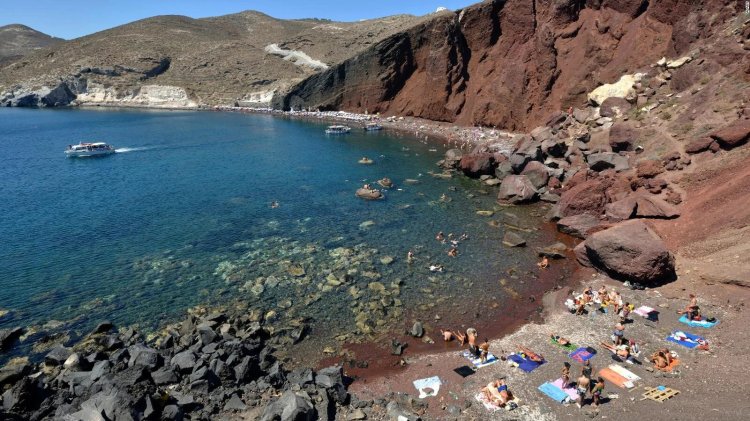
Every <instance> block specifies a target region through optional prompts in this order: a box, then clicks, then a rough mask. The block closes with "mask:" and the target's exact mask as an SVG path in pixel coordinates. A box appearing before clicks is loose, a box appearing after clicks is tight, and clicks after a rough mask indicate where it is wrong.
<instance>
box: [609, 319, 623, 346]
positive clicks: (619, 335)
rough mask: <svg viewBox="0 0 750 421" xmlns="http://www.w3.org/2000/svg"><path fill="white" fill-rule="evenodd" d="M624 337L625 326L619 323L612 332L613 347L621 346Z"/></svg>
mask: <svg viewBox="0 0 750 421" xmlns="http://www.w3.org/2000/svg"><path fill="white" fill-rule="evenodd" d="M624 335H625V326H623V325H622V324H621V323H618V324H616V325H615V330H614V332H612V336H613V338H614V339H613V340H612V342H613V343H614V345H615V346H617V345H621V344H622V343H623V337H624Z"/></svg>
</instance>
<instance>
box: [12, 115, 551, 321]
mask: <svg viewBox="0 0 750 421" xmlns="http://www.w3.org/2000/svg"><path fill="white" fill-rule="evenodd" d="M324 127H325V125H324V124H323V123H313V122H303V121H293V120H287V119H281V118H274V117H270V116H263V115H241V114H232V113H213V112H178V111H140V110H137V111H136V110H24V109H3V110H0V151H1V152H0V286H1V288H0V309H5V310H9V311H10V314H9V315H7V316H5V317H4V318H3V319H0V327H8V326H11V325H22V326H32V325H43V324H44V323H46V322H48V321H49V320H59V321H63V322H66V323H67V326H69V327H77V328H80V329H86V328H89V327H90V326H91V325H92V324H93V323H96V322H97V321H100V320H101V319H104V318H107V319H109V320H112V321H114V322H116V323H118V324H124V323H138V324H140V325H141V326H147V327H155V326H157V325H159V324H160V323H162V322H164V321H167V320H172V319H174V318H175V317H177V316H180V315H182V314H184V311H185V309H186V308H188V307H190V306H193V305H196V304H200V303H206V302H221V301H223V300H229V299H233V298H238V297H239V298H242V299H246V300H247V301H248V302H249V303H250V304H253V303H254V302H255V301H253V300H259V301H262V304H263V305H265V306H266V307H267V308H273V306H274V305H276V304H277V301H278V300H280V299H282V298H287V299H291V301H292V302H300V301H301V300H302V298H304V297H300V296H296V294H303V295H305V296H307V295H309V294H310V293H311V292H310V291H317V290H319V289H320V288H319V287H318V288H317V289H316V287H315V285H316V283H320V281H321V280H324V279H325V276H323V275H321V276H320V277H319V278H320V279H318V278H317V277H316V274H313V276H312V278H313V279H311V280H309V282H308V283H309V287H308V286H303V285H301V284H300V285H297V284H295V286H294V287H293V288H291V287H290V288H287V289H285V290H282V291H281V292H270V291H271V289H270V288H267V292H266V293H264V294H263V295H261V298H258V297H255V296H253V295H252V294H248V293H247V291H244V290H243V289H242V287H243V285H244V284H245V283H246V282H247V281H248V280H250V281H252V279H254V278H255V277H257V276H261V275H262V276H266V275H269V274H273V273H277V272H280V273H282V274H283V273H284V271H283V270H279V265H284V264H287V263H288V262H287V261H300V262H304V266H305V267H306V268H307V269H308V272H309V271H311V270H313V271H314V270H315V268H316V267H317V266H316V264H317V263H316V262H318V261H324V260H326V259H330V251H331V250H333V249H335V248H337V247H353V246H355V245H358V244H360V245H366V246H367V247H371V248H374V249H377V250H378V251H379V253H378V255H377V256H376V257H374V258H373V259H374V260H375V263H374V264H373V266H372V267H374V268H376V269H377V270H378V272H379V273H380V274H381V275H382V278H381V279H379V281H380V282H382V283H384V284H388V283H390V282H391V281H393V280H394V279H396V278H400V279H402V280H406V284H405V286H404V287H403V294H402V297H401V299H402V300H403V301H404V305H405V306H406V307H407V308H410V309H417V308H419V305H420V304H421V303H420V301H419V300H421V299H422V300H423V299H424V296H425V292H424V290H423V288H424V287H429V286H431V284H432V287H433V288H434V289H443V290H445V285H450V284H449V283H448V284H443V286H442V287H441V286H440V285H438V284H435V282H436V281H434V280H433V281H430V280H428V278H429V277H431V276H434V274H431V273H430V272H429V271H428V270H427V269H426V267H427V265H428V264H429V263H442V264H444V265H446V268H447V269H448V273H449V275H441V276H443V277H444V282H450V277H454V276H459V275H460V276H461V277H462V279H464V280H466V279H469V280H470V282H471V285H472V288H474V292H472V291H470V290H466V288H465V287H464V286H461V285H463V284H458V283H456V285H455V287H454V288H449V289H450V291H447V292H445V294H450V295H456V294H460V293H467V294H469V293H472V294H475V295H477V296H478V298H477V299H481V298H482V296H485V295H486V294H485V292H486V291H487V288H490V287H492V288H495V289H497V280H498V277H499V276H500V275H502V274H503V273H505V272H506V271H507V269H508V267H510V266H511V265H520V264H525V263H529V262H530V259H532V257H530V253H528V252H524V251H522V250H515V249H514V250H511V249H507V248H504V247H503V246H502V245H501V244H500V243H501V239H502V235H503V230H502V229H495V228H491V227H490V226H489V225H488V224H487V223H488V221H489V220H490V219H491V218H487V217H481V216H477V215H476V213H475V212H476V210H478V209H493V208H495V209H497V211H498V213H497V215H496V217H495V218H494V219H496V220H499V221H502V220H505V221H507V215H506V217H500V218H498V217H497V216H500V215H502V212H504V210H503V209H500V208H497V206H496V205H495V201H494V196H495V192H494V191H490V190H489V189H488V188H482V186H481V185H480V184H479V183H478V182H476V181H472V180H467V179H464V178H459V177H455V178H453V179H450V180H441V179H437V178H434V177H431V176H430V175H428V172H429V171H436V170H437V168H436V167H435V162H436V161H437V160H439V159H440V157H441V156H442V154H443V150H442V148H438V149H437V151H430V150H429V149H430V148H434V147H435V146H429V145H426V144H423V143H420V142H419V141H417V140H415V139H413V138H409V137H403V136H397V135H394V134H390V133H387V132H381V133H365V132H363V131H360V130H353V133H352V134H351V135H347V136H327V135H325V134H324V133H323V129H324ZM81 140H84V141H86V140H101V141H106V142H108V143H110V144H112V145H114V146H115V147H116V148H118V150H119V151H121V152H119V153H117V154H115V155H112V156H108V157H101V158H84V159H71V158H66V157H65V156H64V154H63V150H64V149H65V147H66V145H68V144H71V143H77V142H78V141H81ZM362 156H368V157H370V158H372V159H374V160H375V161H376V163H375V165H371V166H365V165H360V164H358V163H357V161H358V159H359V158H361V157H362ZM383 176H388V177H390V178H391V179H392V180H394V182H395V183H396V187H398V188H401V189H402V191H398V190H395V189H392V190H391V191H389V192H388V193H386V195H387V199H386V200H384V201H377V202H366V201H363V200H360V199H357V198H355V197H354V191H355V190H356V189H357V187H359V186H361V185H362V183H363V182H364V181H369V182H374V181H375V180H377V179H379V178H381V177H383ZM405 179H418V180H419V181H420V183H419V184H416V185H409V184H405V182H404V180H405ZM482 190H488V193H489V194H484V193H486V192H484V191H482ZM441 194H446V195H447V196H448V197H449V198H450V199H451V201H450V202H447V203H445V202H441V201H440V200H439V199H440V195H441ZM274 200H276V201H278V202H279V203H280V206H279V207H278V208H276V209H272V208H271V207H270V206H269V204H270V203H271V202H272V201H274ZM512 212H513V213H514V214H516V215H518V216H519V217H520V218H521V223H523V221H524V219H523V218H525V217H526V215H525V212H528V210H526V209H525V208H524V209H513V210H512ZM503 218H505V219H503ZM368 220H371V221H373V222H374V223H375V225H373V226H372V227H370V228H367V229H365V228H362V227H361V226H360V224H361V223H362V222H364V221H368ZM511 222H514V223H519V222H518V221H515V220H513V221H511ZM501 226H502V224H501ZM439 230H442V231H444V232H446V233H448V232H455V233H457V234H458V233H462V232H466V233H468V234H469V235H470V240H469V241H466V242H464V243H462V244H461V245H460V246H459V249H460V252H461V254H460V256H459V258H456V259H451V258H449V257H447V256H446V254H445V251H446V246H444V245H441V244H439V243H437V242H436V241H435V240H434V236H435V233H436V232H437V231H439ZM536 235H537V234H534V233H532V234H527V236H528V237H530V242H531V244H532V245H533V244H534V239H535V236H536ZM295 241H296V243H295ZM280 244H287V245H289V244H292V245H295V246H294V247H297V249H295V248H294V247H293V246H292V245H289V246H288V247H287V246H280ZM308 244H314V245H315V246H316V247H317V250H318V251H317V252H315V253H314V254H311V255H309V256H308V255H305V256H302V257H300V256H301V255H300V251H299V250H298V248H300V247H304V246H305V245H308ZM284 247H286V248H284ZM409 249H414V250H416V251H417V257H418V260H417V262H416V264H415V265H411V266H409V265H407V264H406V263H405V259H404V257H405V254H406V252H407V250H409ZM247 253H255V254H254V255H253V258H252V259H253V260H252V262H250V263H248V267H247V268H246V269H243V271H238V272H237V273H235V274H234V275H232V276H230V277H229V278H231V279H227V278H226V277H225V278H222V276H221V273H220V271H217V267H218V265H219V264H220V263H221V262H223V261H230V262H231V261H233V260H236V259H239V258H241V257H242V256H243V255H246V254H247ZM264 253H265V254H264ZM384 255H390V256H394V257H395V258H396V261H395V262H394V263H392V264H390V265H387V266H385V265H380V264H379V263H378V259H379V258H380V257H382V256H384ZM264 259H265V260H267V262H265V263H267V264H266V267H264ZM285 259H286V260H285ZM285 262H286V263H285ZM325 264H328V263H325ZM253 265H254V266H253ZM374 270H375V269H374ZM264 271H265V272H264ZM308 274H309V273H308ZM243 276H244V277H245V278H243ZM277 276H281V275H279V273H277ZM354 278H355V280H354V281H352V282H353V283H355V284H356V283H357V282H358V283H359V284H358V285H360V287H362V288H363V289H365V290H366V289H367V283H368V282H369V281H371V279H364V278H358V277H357V276H354ZM340 290H341V291H342V292H341V293H339V294H338V295H336V294H334V295H330V297H331V298H326V297H329V295H326V294H321V296H322V298H320V299H319V300H317V301H316V302H317V303H319V304H318V305H319V309H318V311H322V310H320V308H322V309H328V310H325V311H330V312H331V313H334V312H337V313H340V314H339V317H351V313H347V311H345V309H346V308H348V306H349V303H342V302H341V300H342V299H344V298H343V297H345V296H346V287H344V288H340ZM492 293H493V294H502V291H501V290H500V291H498V292H494V291H493V292H492ZM309 311H310V312H311V314H305V310H304V309H302V310H298V311H297V313H296V314H297V315H300V316H308V317H309V316H312V317H313V318H315V317H319V316H318V314H317V313H314V311H315V310H314V309H312V307H311V309H310V310H309ZM347 314H348V315H349V316H347Z"/></svg>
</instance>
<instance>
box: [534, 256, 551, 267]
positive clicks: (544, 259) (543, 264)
mask: <svg viewBox="0 0 750 421" xmlns="http://www.w3.org/2000/svg"><path fill="white" fill-rule="evenodd" d="M536 265H537V266H539V267H540V268H542V269H546V268H548V267H549V259H547V256H544V257H542V261H541V262H539V263H537V264H536Z"/></svg>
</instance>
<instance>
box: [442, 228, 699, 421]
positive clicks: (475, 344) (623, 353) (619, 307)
mask: <svg viewBox="0 0 750 421" xmlns="http://www.w3.org/2000/svg"><path fill="white" fill-rule="evenodd" d="M438 234H439V235H438V240H439V241H443V240H444V237H443V236H442V235H441V234H442V233H438ZM566 304H567V305H568V308H569V309H570V311H571V313H573V314H576V315H581V314H587V313H589V312H594V311H596V312H601V313H611V314H613V315H615V316H616V323H615V326H614V329H613V331H612V335H611V338H610V341H602V342H601V346H602V347H603V348H605V349H607V350H609V351H610V352H611V353H612V359H614V360H616V361H620V362H626V363H630V364H634V363H637V364H641V363H640V362H639V361H638V360H637V359H636V358H638V357H639V356H640V354H641V349H640V346H639V344H638V343H637V342H636V341H635V340H634V339H633V338H627V337H626V336H625V326H626V325H627V324H628V323H632V320H631V319H630V317H629V316H630V313H631V312H632V311H633V309H634V306H633V305H632V304H631V303H629V302H627V301H625V300H624V299H623V298H622V296H621V294H620V293H619V292H618V291H616V290H615V289H611V290H608V289H607V288H606V286H602V287H601V288H599V289H598V290H596V291H594V290H593V289H592V288H591V287H587V288H585V289H584V291H583V292H582V293H581V294H579V295H576V296H575V297H574V298H573V299H570V300H568V302H566ZM697 308H698V304H697V299H696V297H695V295H693V294H691V295H690V303H689V304H688V305H687V307H686V308H685V309H684V310H681V311H678V313H679V314H688V315H690V314H694V313H695V312H696V310H697ZM440 332H441V334H442V336H443V340H444V341H445V342H451V341H456V342H458V345H460V346H466V347H467V352H468V356H469V357H470V358H477V359H479V362H480V363H482V364H483V363H485V362H486V361H487V358H488V356H490V355H492V354H491V353H490V350H489V348H490V344H489V340H488V339H485V340H484V341H483V342H481V343H479V339H478V338H479V333H478V332H477V330H476V329H475V328H468V329H466V331H465V332H462V331H459V330H448V329H445V330H441V331H440ZM550 339H551V341H552V342H553V343H555V344H557V345H559V346H562V347H565V346H570V345H572V344H571V341H570V340H569V339H567V338H565V337H562V336H560V335H557V334H555V333H552V334H551V335H550ZM516 348H517V354H518V355H520V356H522V358H524V359H525V360H529V361H534V362H538V363H543V362H544V361H545V360H544V357H543V356H541V355H540V354H538V353H536V352H534V351H532V350H531V349H529V348H527V347H525V346H522V345H519V344H517V345H516ZM677 357H678V355H677V353H676V352H674V351H671V350H670V349H668V348H666V347H661V348H659V349H657V350H656V351H654V352H653V353H652V354H650V355H649V356H648V360H649V361H650V362H652V363H653V368H654V369H656V370H661V371H669V370H670V369H671V368H672V367H673V366H674V364H675V362H677ZM493 358H494V356H493ZM500 359H501V360H507V358H506V357H505V356H501V357H500ZM593 373H594V371H593V367H592V365H591V361H590V360H589V359H586V360H584V361H581V366H580V376H578V377H577V378H576V379H575V380H574V379H573V375H572V366H571V364H570V363H569V362H567V361H566V362H564V363H563V366H562V369H561V372H560V377H561V379H562V388H563V389H575V391H576V393H577V395H578V399H577V401H575V404H576V405H577V406H578V407H579V408H582V407H583V406H584V405H586V404H587V403H590V405H591V406H592V407H594V408H596V407H598V406H599V405H601V404H602V403H603V402H605V400H604V399H603V396H604V393H605V389H606V385H607V383H606V382H607V381H606V380H605V378H604V377H603V376H602V375H601V373H600V375H598V376H594V375H593ZM481 396H483V397H484V399H486V401H487V402H490V403H492V404H493V405H496V406H497V407H501V408H502V407H506V406H508V407H509V409H512V406H511V405H515V404H514V402H513V401H514V396H513V393H512V392H511V391H510V389H509V386H508V384H507V383H506V379H505V378H499V379H496V380H493V381H491V382H490V383H489V384H487V385H486V386H484V387H483V388H482V389H481Z"/></svg>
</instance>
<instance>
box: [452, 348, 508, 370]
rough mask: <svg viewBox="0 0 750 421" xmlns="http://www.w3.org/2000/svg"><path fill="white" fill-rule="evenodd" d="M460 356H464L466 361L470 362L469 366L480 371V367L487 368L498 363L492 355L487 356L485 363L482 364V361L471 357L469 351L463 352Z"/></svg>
mask: <svg viewBox="0 0 750 421" xmlns="http://www.w3.org/2000/svg"><path fill="white" fill-rule="evenodd" d="M461 355H463V356H464V358H466V359H467V360H469V361H471V364H472V365H473V366H474V368H475V369H480V368H482V367H487V366H488V365H492V364H495V363H496V362H498V361H499V360H498V358H497V357H496V356H495V355H494V354H493V353H491V352H490V353H488V354H487V360H486V361H485V362H482V359H481V358H479V357H475V356H474V355H472V353H471V352H469V351H464V352H463V353H462V354H461Z"/></svg>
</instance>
